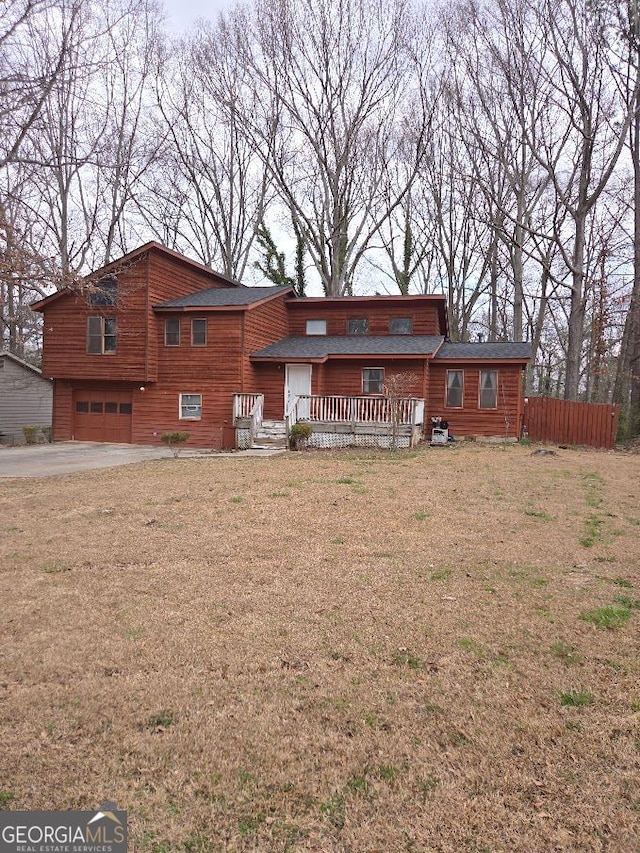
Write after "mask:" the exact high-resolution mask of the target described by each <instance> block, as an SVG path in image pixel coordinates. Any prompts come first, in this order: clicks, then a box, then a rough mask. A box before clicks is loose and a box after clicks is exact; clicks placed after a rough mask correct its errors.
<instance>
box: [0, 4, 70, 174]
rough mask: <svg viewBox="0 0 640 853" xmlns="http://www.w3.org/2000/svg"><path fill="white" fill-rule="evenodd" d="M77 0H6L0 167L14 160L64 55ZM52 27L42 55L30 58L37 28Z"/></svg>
mask: <svg viewBox="0 0 640 853" xmlns="http://www.w3.org/2000/svg"><path fill="white" fill-rule="evenodd" d="M79 8H80V2H79V0H69V2H64V0H7V2H5V3H3V4H2V22H1V23H0V168H4V167H5V166H7V164H9V163H14V162H16V160H17V159H18V158H19V155H20V149H21V147H22V144H23V142H24V139H25V137H26V135H27V134H28V133H29V131H30V130H31V128H32V127H33V125H34V123H35V122H36V121H37V120H38V118H39V116H40V114H41V112H42V108H43V106H44V103H45V101H46V99H47V97H48V95H49V93H50V92H51V90H52V88H53V86H54V85H55V83H56V81H57V80H58V77H59V75H60V73H61V70H62V68H63V66H64V64H65V62H66V61H67V51H68V48H69V39H70V34H71V32H72V31H73V28H74V26H75V19H76V16H77V15H78V12H79ZM43 29H45V30H47V31H49V32H51V31H52V30H53V29H55V35H56V37H55V38H53V39H51V40H50V41H49V43H48V46H47V53H46V58H45V61H44V62H42V63H39V64H36V63H35V62H34V54H33V45H34V43H35V42H37V41H38V40H39V37H40V34H41V32H42V30H43Z"/></svg>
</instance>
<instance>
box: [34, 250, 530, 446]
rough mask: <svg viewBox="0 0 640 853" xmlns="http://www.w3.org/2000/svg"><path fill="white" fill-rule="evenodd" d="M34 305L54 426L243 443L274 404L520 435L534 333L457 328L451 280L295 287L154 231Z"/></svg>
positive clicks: (342, 437)
mask: <svg viewBox="0 0 640 853" xmlns="http://www.w3.org/2000/svg"><path fill="white" fill-rule="evenodd" d="M32 308H33V309H34V310H36V311H40V312H42V313H43V315H44V351H43V375H44V376H47V377H50V378H52V379H53V380H54V405H53V436H54V439H55V440H68V439H76V440H88V441H120V442H133V443H136V444H155V443H159V442H160V440H161V439H160V436H161V434H162V433H163V432H165V431H177V430H180V431H187V432H189V435H190V438H189V443H190V444H192V445H194V446H209V447H221V446H230V445H236V446H246V445H247V444H248V443H250V442H251V441H252V440H253V439H254V437H255V434H256V433H257V432H258V431H259V429H260V424H261V422H262V421H264V420H273V421H281V422H284V421H285V420H287V421H288V423H289V425H291V423H293V422H295V421H296V420H308V421H310V422H311V423H312V424H313V427H314V443H316V444H317V445H318V446H332V445H340V444H342V445H344V444H348V443H363V444H364V443H374V444H384V441H385V436H388V425H389V421H390V419H392V418H395V419H396V421H397V420H398V418H400V425H401V426H402V428H403V430H402V432H403V436H405V443H411V442H414V441H415V440H416V437H417V436H418V435H419V434H420V433H422V431H423V430H424V432H425V433H428V432H429V431H430V428H431V424H430V419H431V418H432V417H435V416H439V417H442V418H444V419H446V420H447V421H448V422H449V424H450V429H451V431H452V432H453V433H454V434H455V435H465V434H471V433H473V434H477V435H499V436H509V437H517V436H518V435H519V431H520V427H521V421H522V394H521V387H522V374H523V371H524V368H525V366H526V364H527V362H528V360H529V358H530V346H529V345H528V344H523V343H464V344H460V343H451V342H449V341H448V326H447V314H446V303H445V298H444V296H439V295H428V296H360V297H344V298H299V297H296V295H295V294H294V292H293V290H292V288H289V287H245V286H243V285H242V284H241V283H239V282H237V281H232V280H229V279H227V278H225V277H224V276H221V275H219V274H217V273H215V272H213V271H212V270H210V269H209V268H207V267H205V266H203V265H201V264H199V263H197V262H195V261H191V260H189V259H188V258H185V257H183V256H181V255H179V254H177V253H176V252H173V251H171V250H169V249H166V248H165V247H164V246H161V245H160V244H158V243H147V244H145V245H144V246H141V247H140V248H139V249H137V250H136V251H134V252H131V253H130V254H128V255H126V256H125V257H123V258H121V259H120V260H118V261H115V262H113V263H111V264H109V265H108V266H106V267H104V268H103V269H100V270H98V271H97V272H95V273H94V274H93V275H91V276H89V277H87V279H86V280H85V282H84V284H83V286H82V287H80V288H74V289H66V290H61V291H59V292H57V293H55V294H53V295H51V296H49V297H47V298H45V299H42V300H41V301H39V302H37V303H35V304H34V305H33V306H32ZM394 377H395V378H396V380H397V381H396V382H395V383H394V381H393V380H394ZM394 384H395V389H396V390H395V397H396V398H397V397H398V389H400V390H401V400H400V401H399V402H398V401H397V400H396V402H395V403H394V405H393V407H392V406H391V405H390V403H389V393H390V388H393V387H394ZM391 397H392V398H393V397H394V393H393V392H392V393H391ZM392 408H393V414H392Z"/></svg>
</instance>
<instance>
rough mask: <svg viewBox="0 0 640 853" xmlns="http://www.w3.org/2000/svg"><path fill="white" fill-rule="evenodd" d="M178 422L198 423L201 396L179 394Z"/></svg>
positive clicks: (200, 415)
mask: <svg viewBox="0 0 640 853" xmlns="http://www.w3.org/2000/svg"><path fill="white" fill-rule="evenodd" d="M179 410H180V420H182V421H199V420H200V418H201V417H202V394H180V404H179Z"/></svg>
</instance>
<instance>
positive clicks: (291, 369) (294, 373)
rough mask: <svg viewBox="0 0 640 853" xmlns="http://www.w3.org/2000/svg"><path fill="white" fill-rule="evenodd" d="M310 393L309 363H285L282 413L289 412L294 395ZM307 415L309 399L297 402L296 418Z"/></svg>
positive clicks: (302, 417)
mask: <svg viewBox="0 0 640 853" xmlns="http://www.w3.org/2000/svg"><path fill="white" fill-rule="evenodd" d="M308 394H311V365H310V364H287V366H286V368H285V383H284V414H285V417H286V416H287V415H288V414H289V412H290V410H291V406H292V405H293V402H294V401H295V399H296V397H299V396H300V395H308ZM308 417H309V401H308V400H307V401H302V402H301V403H298V419H304V418H308Z"/></svg>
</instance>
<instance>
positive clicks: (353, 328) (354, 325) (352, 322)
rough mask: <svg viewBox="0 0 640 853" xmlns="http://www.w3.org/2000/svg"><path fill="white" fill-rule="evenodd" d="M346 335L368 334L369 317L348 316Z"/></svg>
mask: <svg viewBox="0 0 640 853" xmlns="http://www.w3.org/2000/svg"><path fill="white" fill-rule="evenodd" d="M347 334H348V335H368V334H369V319H368V318H367V317H349V319H348V320H347Z"/></svg>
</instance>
